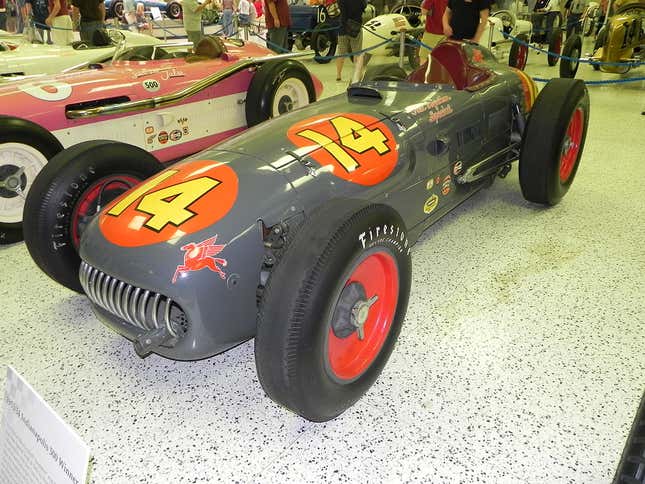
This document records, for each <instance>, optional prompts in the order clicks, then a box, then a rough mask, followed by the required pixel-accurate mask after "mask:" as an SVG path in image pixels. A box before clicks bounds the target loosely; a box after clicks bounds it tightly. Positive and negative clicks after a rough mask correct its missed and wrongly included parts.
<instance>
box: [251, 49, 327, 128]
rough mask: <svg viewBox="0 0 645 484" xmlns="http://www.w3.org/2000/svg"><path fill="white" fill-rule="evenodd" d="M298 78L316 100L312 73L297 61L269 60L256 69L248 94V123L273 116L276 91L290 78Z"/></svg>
mask: <svg viewBox="0 0 645 484" xmlns="http://www.w3.org/2000/svg"><path fill="white" fill-rule="evenodd" d="M290 78H296V79H299V80H300V81H302V82H303V83H304V85H305V87H306V88H307V93H308V94H309V102H310V103H312V102H314V101H315V100H316V90H315V88H314V83H313V80H312V79H311V75H310V74H309V72H308V71H307V69H305V67H304V66H303V65H302V64H300V63H299V62H297V61H294V60H286V61H269V62H266V63H264V64H262V65H261V66H260V67H259V68H258V69H257V71H256V73H255V75H254V76H253V79H251V84H250V85H249V89H248V93H247V96H246V103H245V113H246V124H247V125H248V126H249V127H251V126H255V125H256V124H259V123H261V122H263V121H266V120H268V119H270V118H272V117H273V116H272V115H273V113H272V112H271V110H272V106H273V99H274V97H275V93H276V92H277V90H278V89H279V88H280V86H281V85H282V84H283V83H284V82H285V81H286V80H288V79H290Z"/></svg>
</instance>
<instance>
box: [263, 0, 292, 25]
mask: <svg viewBox="0 0 645 484" xmlns="http://www.w3.org/2000/svg"><path fill="white" fill-rule="evenodd" d="M271 3H273V4H275V8H276V10H277V11H278V20H280V27H290V26H291V17H290V16H289V4H288V3H287V0H265V4H266V5H265V6H264V14H265V19H266V20H265V21H266V24H267V29H272V28H275V25H274V24H273V15H271V9H269V4H271Z"/></svg>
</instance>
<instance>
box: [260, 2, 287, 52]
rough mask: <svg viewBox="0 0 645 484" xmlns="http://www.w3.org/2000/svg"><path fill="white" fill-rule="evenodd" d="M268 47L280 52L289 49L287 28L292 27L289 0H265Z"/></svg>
mask: <svg viewBox="0 0 645 484" xmlns="http://www.w3.org/2000/svg"><path fill="white" fill-rule="evenodd" d="M265 4H266V7H265V9H264V10H265V13H266V25H267V29H268V32H267V47H268V48H269V49H271V50H272V51H274V52H276V53H278V54H284V53H285V52H288V51H289V37H288V32H287V29H288V28H289V27H291V16H290V15H289V4H288V3H287V0H265Z"/></svg>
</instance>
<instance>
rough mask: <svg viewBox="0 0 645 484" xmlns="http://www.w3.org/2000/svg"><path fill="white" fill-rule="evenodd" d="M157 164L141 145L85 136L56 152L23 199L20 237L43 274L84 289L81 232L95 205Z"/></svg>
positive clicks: (151, 172) (145, 175) (134, 182)
mask: <svg viewBox="0 0 645 484" xmlns="http://www.w3.org/2000/svg"><path fill="white" fill-rule="evenodd" d="M161 168H162V166H161V164H160V163H159V162H158V161H157V159H156V158H155V157H154V156H152V155H151V154H150V153H148V152H147V151H145V150H142V149H141V148H137V147H135V146H132V145H127V144H125V143H118V142H115V141H85V142H83V143H79V144H77V145H75V146H72V147H71V148H68V149H67V150H65V151H63V152H61V153H59V154H58V155H56V156H55V157H53V158H52V160H51V161H50V162H49V163H48V164H47V166H46V167H45V168H44V169H43V170H42V171H41V172H40V174H39V175H38V177H36V180H35V181H34V184H33V186H32V189H31V190H30V191H29V194H28V195H27V200H26V202H25V212H24V213H25V227H24V232H25V243H26V244H27V249H28V250H29V254H30V255H31V257H32V259H33V260H34V262H35V263H36V265H37V266H38V267H40V269H42V271H43V272H45V274H47V275H48V276H49V277H51V278H52V279H53V280H55V281H56V282H58V283H60V284H62V285H63V286H65V287H67V288H69V289H71V290H73V291H76V292H80V293H82V292H83V288H82V287H81V284H80V282H79V279H78V269H79V267H80V264H81V259H80V257H79V255H78V247H79V242H80V237H81V234H82V232H83V230H84V228H85V227H86V226H87V224H89V222H90V221H91V219H92V217H93V216H94V215H95V214H96V213H97V211H98V210H99V209H100V207H103V206H105V205H106V204H107V203H109V202H110V201H112V200H114V199H115V198H116V197H117V196H119V195H121V194H122V193H123V192H125V191H126V190H129V189H130V188H132V187H133V186H135V185H137V184H138V183H139V182H141V181H143V180H145V179H146V178H149V177H150V176H152V175H154V174H155V173H157V172H158V171H159V170H160V169H161Z"/></svg>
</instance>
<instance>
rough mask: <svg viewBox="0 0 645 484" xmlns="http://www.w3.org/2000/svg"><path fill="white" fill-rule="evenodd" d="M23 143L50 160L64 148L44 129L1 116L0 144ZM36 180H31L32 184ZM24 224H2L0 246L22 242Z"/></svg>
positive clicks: (28, 122) (20, 120)
mask: <svg viewBox="0 0 645 484" xmlns="http://www.w3.org/2000/svg"><path fill="white" fill-rule="evenodd" d="M2 143H22V144H25V145H29V146H31V147H32V148H34V149H36V150H38V151H39V152H40V153H42V155H43V156H44V157H45V158H46V159H47V160H50V159H51V158H52V157H54V156H55V155H56V154H57V153H59V152H60V151H61V150H62V149H63V146H62V145H61V144H60V142H59V141H58V140H57V139H56V138H55V137H53V135H50V134H49V133H48V132H47V131H45V130H44V128H41V127H40V126H38V125H37V124H34V123H31V122H30V121H25V120H22V119H18V118H11V117H6V116H0V144H2ZM34 181H35V180H31V182H32V184H33V182H34ZM22 237H23V234H22V222H17V223H11V224H9V223H3V224H0V245H5V244H13V243H15V242H20V241H21V240H22Z"/></svg>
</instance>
